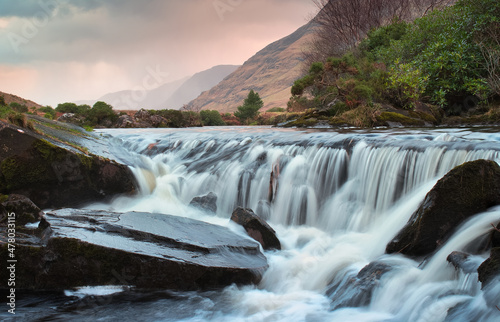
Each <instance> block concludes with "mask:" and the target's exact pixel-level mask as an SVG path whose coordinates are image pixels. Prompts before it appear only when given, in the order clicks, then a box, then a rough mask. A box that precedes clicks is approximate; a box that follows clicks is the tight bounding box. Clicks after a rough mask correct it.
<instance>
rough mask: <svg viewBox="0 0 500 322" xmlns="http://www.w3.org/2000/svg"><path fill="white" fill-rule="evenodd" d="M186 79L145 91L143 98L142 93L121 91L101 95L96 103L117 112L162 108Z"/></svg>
mask: <svg viewBox="0 0 500 322" xmlns="http://www.w3.org/2000/svg"><path fill="white" fill-rule="evenodd" d="M188 79H189V78H188V77H185V78H182V79H179V80H176V81H173V82H170V83H166V84H163V85H161V86H159V87H157V88H155V89H152V90H150V91H147V92H146V95H145V96H142V94H143V93H141V92H140V91H137V92H134V91H133V90H123V91H119V92H114V93H108V94H106V95H103V96H101V97H99V99H97V100H96V101H103V102H106V103H108V104H110V105H111V106H113V108H115V109H117V110H138V109H141V108H145V109H159V108H162V103H163V102H164V101H165V100H167V99H168V98H169V97H170V96H171V95H172V93H174V92H175V91H176V90H177V89H178V88H179V87H180V86H181V85H182V84H183V83H184V82H185V81H186V80H188ZM94 103H95V102H94Z"/></svg>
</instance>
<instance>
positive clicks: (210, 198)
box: [189, 192, 217, 214]
mask: <svg viewBox="0 0 500 322" xmlns="http://www.w3.org/2000/svg"><path fill="white" fill-rule="evenodd" d="M189 205H190V206H193V207H196V208H199V209H202V210H205V211H208V212H212V213H214V214H215V213H216V212H217V195H216V194H215V193H213V192H210V193H208V194H207V195H205V196H199V197H194V198H193V200H191V202H190V203H189Z"/></svg>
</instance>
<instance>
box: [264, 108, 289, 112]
mask: <svg viewBox="0 0 500 322" xmlns="http://www.w3.org/2000/svg"><path fill="white" fill-rule="evenodd" d="M267 111H268V112H270V113H283V112H285V111H286V110H285V109H284V108H282V107H273V108H271V109H269V110H267Z"/></svg>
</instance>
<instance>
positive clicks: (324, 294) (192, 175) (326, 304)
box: [20, 127, 500, 321]
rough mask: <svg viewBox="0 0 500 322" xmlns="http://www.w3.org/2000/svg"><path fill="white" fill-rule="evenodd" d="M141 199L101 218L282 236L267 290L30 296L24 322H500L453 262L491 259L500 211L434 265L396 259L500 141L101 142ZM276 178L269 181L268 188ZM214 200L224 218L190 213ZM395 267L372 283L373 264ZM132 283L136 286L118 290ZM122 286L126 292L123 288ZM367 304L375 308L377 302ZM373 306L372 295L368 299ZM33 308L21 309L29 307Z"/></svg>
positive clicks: (488, 293) (220, 131) (265, 133)
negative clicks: (194, 223) (394, 247)
mask: <svg viewBox="0 0 500 322" xmlns="http://www.w3.org/2000/svg"><path fill="white" fill-rule="evenodd" d="M100 133H101V134H102V135H103V136H105V137H106V136H107V137H109V141H110V145H109V152H110V153H111V154H113V155H115V156H116V158H118V159H119V160H121V161H122V162H124V163H126V164H127V165H129V166H130V167H131V168H132V169H133V172H134V174H135V176H136V178H137V181H138V183H139V187H140V192H139V194H138V195H137V196H134V197H119V198H117V199H115V200H113V201H112V202H111V203H106V204H92V205H88V208H91V209H104V210H112V211H118V212H122V211H146V212H158V213H165V214H173V215H178V216H186V217H190V218H195V219H199V220H203V221H208V222H211V223H215V224H219V225H224V226H230V228H231V229H233V230H236V231H237V230H238V227H234V226H232V225H231V224H229V223H228V218H229V217H230V216H231V213H232V211H233V209H234V208H235V207H237V206H243V207H247V208H251V209H253V210H254V211H255V212H256V213H257V214H259V215H261V216H262V217H264V218H265V219H266V220H267V221H268V222H269V223H270V224H271V225H272V226H273V228H274V229H275V230H276V231H277V234H278V238H279V239H280V241H281V244H282V247H283V250H281V251H270V252H266V253H265V255H266V257H267V258H268V261H269V265H270V267H269V269H268V271H267V272H266V273H265V275H264V278H263V280H262V282H261V283H260V284H259V285H257V286H245V287H236V286H231V287H228V288H226V289H224V290H220V291H210V292H170V291H165V292H142V291H138V290H129V289H127V288H123V287H121V286H115V287H109V286H108V287H94V288H83V289H80V290H68V291H66V292H65V294H52V295H51V296H52V297H51V298H50V300H48V299H47V294H45V293H42V294H27V295H26V299H25V300H24V302H20V303H24V308H23V307H22V308H20V312H23V310H25V311H24V312H26V315H24V317H28V316H29V314H32V315H31V317H32V318H35V319H36V318H38V319H43V320H81V321H96V320H101V321H116V320H118V321H139V320H141V321H500V310H498V309H497V308H495V306H496V305H498V306H500V283H497V284H494V285H492V286H491V287H489V288H485V289H483V290H481V284H480V283H479V282H478V280H477V273H476V272H475V271H474V269H471V272H469V273H464V272H462V271H457V270H455V268H454V267H453V266H452V265H451V264H449V263H448V262H447V261H446V257H447V256H448V255H449V254H450V253H451V252H452V251H467V252H472V253H475V255H474V256H473V257H472V259H471V260H470V262H471V265H473V266H474V267H477V266H478V265H479V264H480V263H481V262H482V261H484V260H485V259H486V258H487V257H488V252H486V253H484V252H479V250H478V247H477V244H479V243H480V242H479V241H480V240H481V239H484V238H486V237H485V236H486V234H487V233H488V232H489V231H491V223H498V222H499V221H500V208H499V207H497V208H493V209H490V210H489V211H487V212H485V213H482V214H477V215H476V216H475V217H474V218H472V219H471V220H470V221H469V222H467V223H466V224H464V225H463V226H462V227H461V228H460V229H458V231H456V232H455V234H454V235H453V236H452V237H451V238H450V239H449V240H448V241H447V242H446V243H445V244H444V245H443V246H442V247H441V248H440V249H439V250H438V251H437V252H436V253H434V254H433V255H432V256H430V257H428V258H421V259H418V260H414V259H410V258H407V257H404V256H402V255H398V254H393V255H387V254H385V247H386V245H387V243H388V242H389V241H391V239H392V238H393V237H394V236H395V235H396V234H397V233H398V231H399V230H400V229H401V228H402V227H403V226H404V225H405V223H406V222H407V221H408V219H409V218H410V216H411V215H412V213H413V212H414V211H415V210H416V209H417V208H418V206H419V204H420V203H421V202H422V201H423V199H424V197H425V195H426V193H427V192H428V191H429V190H430V189H431V188H432V187H433V185H434V184H435V183H436V182H437V180H438V179H439V178H441V177H442V176H443V175H445V174H446V173H447V172H448V171H449V170H451V169H452V168H453V167H455V166H457V165H460V164H462V163H464V162H466V161H471V160H476V159H489V160H494V161H496V162H497V163H499V164H500V133H499V132H497V129H480V128H476V129H470V128H462V129H444V128H443V129H432V130H430V129H428V130H426V129H424V130H417V129H391V130H388V129H374V130H346V131H342V132H334V131H320V130H303V131H299V130H291V129H270V128H266V127H242V128H231V127H221V128H200V129H157V130H156V129H155V130H153V129H140V130H137V129H136V130H102V131H100ZM271 176H272V178H273V180H271V179H270V178H271ZM209 192H214V193H215V194H216V195H217V196H218V200H217V213H216V215H210V214H208V213H205V212H203V211H202V210H200V209H197V208H193V207H190V206H189V202H190V201H191V199H192V198H193V197H196V196H200V195H205V194H207V193H209ZM370 263H376V264H377V265H381V267H385V268H389V269H388V272H386V273H385V274H383V275H382V276H381V277H380V278H375V279H372V280H371V282H370V283H364V282H361V281H360V280H359V279H358V278H357V277H356V276H357V275H358V273H359V272H360V270H362V269H363V268H364V267H365V266H366V265H368V264H370ZM120 278H121V279H122V280H124V282H126V276H124V277H120ZM120 278H118V280H120ZM366 294H368V295H366ZM370 295H371V296H370ZM21 305H22V304H21Z"/></svg>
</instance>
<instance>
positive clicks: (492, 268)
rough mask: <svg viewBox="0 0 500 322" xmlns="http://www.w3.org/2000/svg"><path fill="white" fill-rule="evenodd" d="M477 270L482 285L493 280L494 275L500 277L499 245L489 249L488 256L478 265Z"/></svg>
mask: <svg viewBox="0 0 500 322" xmlns="http://www.w3.org/2000/svg"><path fill="white" fill-rule="evenodd" d="M477 272H478V273H479V276H478V277H479V281H480V282H481V283H482V286H483V287H484V286H486V285H487V284H488V283H490V282H491V281H493V280H494V278H495V277H500V247H495V248H492V249H491V253H490V257H489V258H488V259H487V260H485V261H484V262H483V263H482V264H481V266H479V268H478V269H477Z"/></svg>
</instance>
